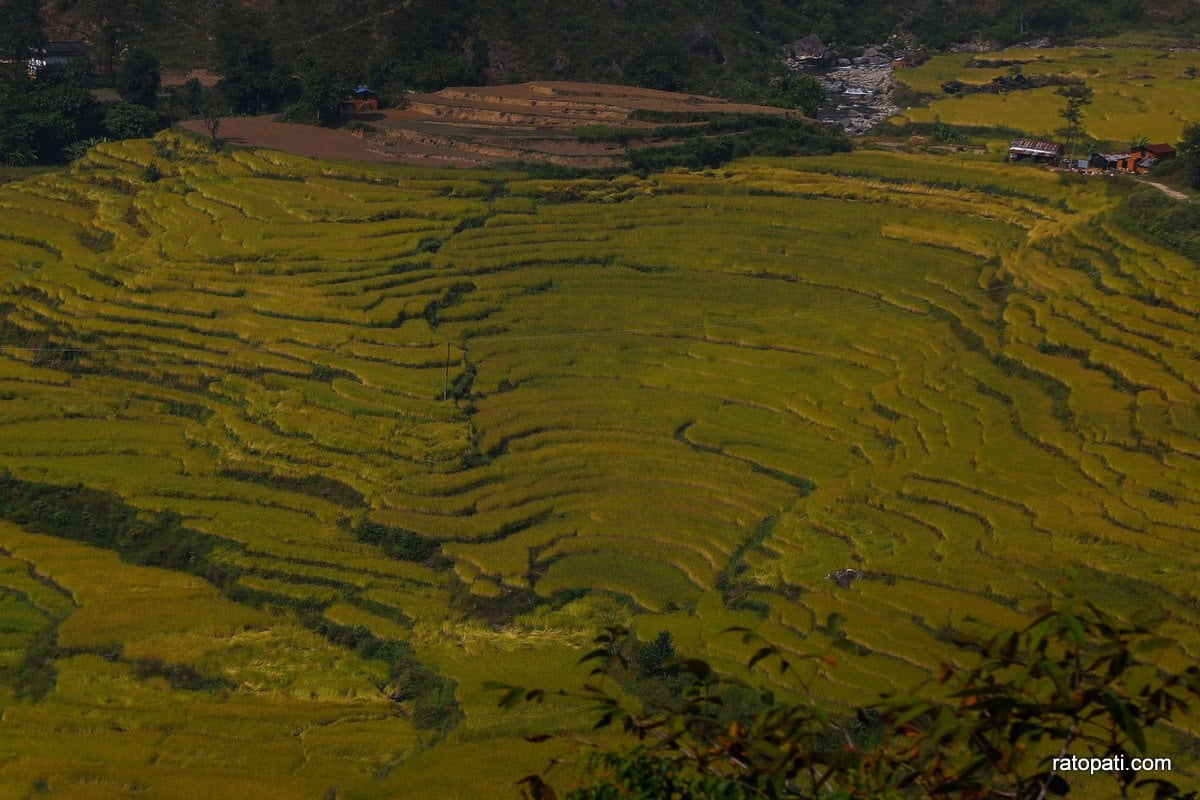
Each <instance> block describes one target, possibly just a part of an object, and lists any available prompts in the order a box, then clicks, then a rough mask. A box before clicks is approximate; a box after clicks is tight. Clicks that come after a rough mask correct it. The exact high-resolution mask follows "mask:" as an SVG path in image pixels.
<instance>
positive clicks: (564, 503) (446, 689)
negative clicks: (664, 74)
mask: <svg viewBox="0 0 1200 800" xmlns="http://www.w3.org/2000/svg"><path fill="white" fill-rule="evenodd" d="M1080 57H1081V58H1082V56H1080ZM1120 58H1124V56H1122V57H1120ZM931 63H933V62H931ZM922 69H924V68H922ZM1098 96H1099V93H1098ZM946 102H957V101H946ZM1097 107H1099V100H1098V101H1097ZM162 136H163V138H162V140H163V141H166V140H167V139H169V138H171V137H172V134H163V135H162ZM161 146H163V145H160V147H161ZM175 147H176V149H177V151H178V156H177V157H176V158H175V159H173V160H171V161H170V163H169V168H166V169H164V172H165V174H164V176H163V177H162V178H161V179H160V180H159V181H157V182H155V183H153V184H148V183H145V182H144V181H143V180H142V178H141V173H142V165H144V163H148V161H149V160H150V159H151V158H153V157H154V145H153V144H151V143H147V142H125V143H115V144H107V145H103V146H101V147H99V148H97V149H96V150H94V151H93V152H92V154H91V155H90V156H89V157H88V158H86V159H84V160H82V161H81V162H78V163H76V164H75V165H73V166H72V167H71V168H70V169H69V170H65V171H60V172H54V173H49V174H44V175H35V176H31V177H30V178H28V179H27V180H23V181H20V182H13V183H9V184H6V185H5V186H3V187H0V208H2V209H3V214H2V215H0V295H2V296H0V309H2V311H0V314H2V315H3V324H0V346H2V347H4V348H5V349H4V350H0V468H3V469H6V470H8V472H9V474H10V478H8V479H7V480H9V481H12V482H19V483H20V484H21V485H37V486H42V487H47V486H50V487H61V488H60V489H53V490H47V492H49V493H48V494H46V495H45V497H53V498H56V499H55V500H54V502H52V503H49V504H45V503H44V504H43V505H42V506H40V507H37V508H33V506H32V504H29V503H25V504H23V505H22V506H21V509H23V511H22V512H21V513H17V511H19V510H21V509H17V510H14V509H12V508H9V512H11V513H9V512H6V516H7V518H8V519H9V522H7V523H4V524H3V525H0V549H2V550H3V554H2V555H0V611H3V620H4V622H3V625H0V698H3V702H4V705H5V714H4V718H3V720H2V721H0V784H2V785H4V786H6V787H7V786H15V787H17V789H16V792H17V793H18V796H23V795H24V794H28V793H31V792H34V791H35V790H36V791H41V790H42V789H40V788H38V787H46V788H48V789H49V790H50V792H51V793H52V794H53V793H61V794H62V795H63V796H71V794H72V793H74V794H75V795H82V794H84V793H86V792H87V791H88V789H89V787H94V786H97V785H103V786H105V787H109V788H111V792H110V793H111V794H114V795H115V796H126V795H129V794H131V793H134V792H141V793H145V794H147V795H150V794H153V795H154V796H161V797H189V796H195V794H196V792H197V791H198V790H197V788H196V787H197V786H208V785H211V783H212V782H213V781H214V780H220V781H221V782H222V785H223V786H229V787H231V788H230V790H229V791H230V793H231V796H232V795H236V794H237V793H239V792H240V793H241V794H242V795H245V796H255V797H280V798H284V797H312V796H323V795H325V794H327V793H328V792H329V791H330V790H331V789H332V788H333V787H335V786H336V787H337V789H336V791H337V793H338V796H346V797H361V798H370V797H388V796H395V795H397V794H402V793H403V792H405V791H410V792H411V791H413V787H420V790H421V792H422V796H431V797H433V796H445V797H455V796H464V795H474V796H484V797H493V796H495V797H501V796H506V794H505V793H506V792H508V791H509V789H510V788H511V781H512V779H513V778H514V777H516V776H518V775H519V774H522V771H528V770H530V769H533V768H535V767H536V766H539V765H540V764H541V763H543V760H544V759H545V758H546V757H547V756H548V753H547V752H546V751H543V750H541V749H538V748H536V747H534V746H533V745H531V744H529V743H527V742H525V741H524V740H523V739H522V737H523V736H526V735H531V734H533V733H537V732H539V731H541V730H544V729H546V728H554V729H561V730H574V729H577V728H579V727H581V726H586V720H584V719H583V718H582V716H581V714H580V712H579V709H578V708H577V707H573V706H570V705H569V704H561V705H560V704H553V703H552V704H549V705H548V706H547V707H546V708H544V709H541V710H538V709H528V710H526V711H523V712H521V713H520V714H518V715H516V716H508V715H503V714H501V713H499V712H498V711H497V710H496V709H495V707H494V705H495V697H494V696H493V695H490V694H489V693H487V692H486V691H484V689H483V686H482V684H483V682H484V681H486V680H488V679H500V680H510V681H512V682H517V683H525V684H529V683H535V682H536V683H540V684H542V685H545V686H547V687H550V688H555V687H558V686H563V685H571V684H573V683H574V682H575V680H576V678H577V673H575V672H574V671H573V667H572V666H571V665H572V662H573V661H574V660H575V659H576V658H577V656H578V652H579V648H580V647H581V646H582V645H583V644H584V643H586V642H587V641H588V640H589V638H590V636H591V635H593V634H594V632H595V629H596V628H597V627H599V626H601V625H603V624H606V623H609V622H623V623H628V624H631V625H632V626H633V627H635V628H636V629H637V630H638V631H639V633H640V634H644V638H652V637H653V636H654V635H655V634H656V633H657V632H658V631H660V630H670V631H671V633H672V635H673V637H674V638H675V641H676V642H677V644H678V645H679V647H680V648H681V650H682V651H683V652H689V653H691V652H695V653H703V654H705V655H707V656H709V657H711V658H713V659H714V660H715V662H716V663H719V664H720V665H721V666H722V667H723V668H724V669H728V670H730V671H736V670H737V669H738V666H737V665H738V663H739V661H742V662H744V660H745V658H747V657H748V655H749V651H748V650H746V648H744V647H742V646H740V645H739V644H738V642H737V640H736V637H728V636H722V635H721V634H720V631H721V630H722V629H724V628H726V627H729V626H731V625H747V624H749V625H753V626H755V627H756V629H757V630H758V632H759V633H760V634H761V635H763V636H764V637H766V638H767V639H768V640H769V641H771V642H772V643H774V644H777V645H778V646H779V647H781V648H783V649H784V650H786V651H789V652H803V651H808V650H811V649H813V648H821V647H825V646H828V644H829V641H828V637H827V636H826V634H825V632H824V631H823V628H822V627H821V624H820V621H821V620H823V619H824V618H825V617H826V615H828V614H829V613H831V612H839V613H842V614H845V615H846V616H847V617H848V620H849V621H848V623H847V632H848V635H849V636H850V637H851V638H852V640H853V642H854V643H855V644H857V645H859V646H861V647H862V648H863V649H864V650H865V651H866V652H867V653H869V655H867V656H865V657H863V658H857V657H854V658H849V659H845V660H844V662H845V663H844V664H843V666H842V667H841V668H840V669H838V670H835V671H832V672H831V673H830V674H828V675H825V676H822V677H820V678H819V680H818V682H817V684H816V688H815V689H814V690H815V691H819V692H821V694H822V696H824V697H827V698H829V700H830V702H831V703H833V704H836V705H840V706H845V707H848V706H850V705H852V704H854V703H859V702H867V701H869V700H871V699H872V698H874V697H875V696H877V694H878V692H880V691H890V690H896V689H901V688H905V687H906V686H907V685H908V684H909V683H912V682H916V681H917V680H919V679H921V678H922V677H926V676H928V675H929V673H930V670H931V669H933V668H934V667H936V664H937V662H938V661H939V660H941V659H950V660H954V659H956V658H960V657H961V654H959V653H957V652H956V651H955V650H954V649H953V647H952V646H951V645H950V644H949V643H948V641H947V639H948V638H949V637H948V633H947V632H948V631H952V630H953V629H954V628H956V627H959V628H961V627H962V626H963V625H964V624H966V623H965V622H964V620H965V618H966V617H968V616H971V617H976V618H979V619H982V620H985V621H989V622H993V623H998V624H1011V623H1012V622H1013V621H1014V618H1015V615H1016V614H1017V613H1019V612H1023V611H1028V610H1029V609H1031V608H1033V607H1034V606H1035V605H1036V604H1037V602H1039V601H1040V600H1041V599H1042V598H1044V597H1045V594H1046V592H1047V590H1048V587H1050V586H1053V585H1054V584H1055V583H1056V582H1057V581H1060V580H1061V579H1063V578H1064V577H1066V576H1067V575H1068V573H1070V572H1074V573H1077V574H1078V575H1079V576H1080V577H1079V583H1080V586H1081V589H1082V591H1084V593H1085V594H1088V595H1089V596H1091V597H1093V598H1094V599H1096V600H1098V601H1100V602H1101V603H1102V604H1104V605H1107V606H1115V607H1117V608H1119V609H1122V610H1129V609H1131V608H1132V607H1134V606H1135V605H1137V604H1139V603H1141V602H1142V601H1152V602H1157V601H1161V602H1164V603H1169V604H1171V605H1172V607H1173V608H1174V613H1175V619H1176V623H1175V632H1176V633H1177V634H1178V635H1179V636H1180V637H1181V639H1182V640H1183V644H1182V646H1181V648H1180V649H1179V651H1177V652H1176V653H1174V654H1173V655H1172V656H1171V658H1172V659H1174V660H1176V661H1179V662H1182V661H1184V660H1186V659H1187V658H1189V657H1191V656H1190V654H1191V653H1194V652H1195V648H1196V646H1197V643H1196V640H1195V634H1194V631H1195V626H1196V625H1197V623H1200V619H1198V618H1197V615H1198V614H1200V611H1197V609H1200V598H1198V597H1197V595H1196V593H1195V589H1194V586H1193V584H1194V581H1193V577H1192V576H1193V575H1194V574H1195V570H1196V568H1197V567H1198V566H1200V564H1197V558H1196V555H1195V548H1194V546H1193V544H1194V538H1195V536H1196V534H1197V533H1198V532H1200V505H1198V504H1197V503H1196V502H1195V500H1194V498H1195V497H1196V496H1197V491H1200V482H1198V481H1197V478H1196V470H1195V469H1194V468H1193V466H1194V461H1195V458H1196V457H1198V456H1200V417H1198V416H1197V414H1196V411H1195V409H1196V407H1197V405H1198V401H1200V397H1197V395H1198V393H1200V369H1198V368H1197V366H1196V364H1197V363H1198V362H1197V360H1196V357H1195V356H1196V353H1197V352H1200V327H1198V325H1197V321H1196V320H1197V319H1200V292H1198V291H1197V289H1196V285H1195V269H1196V266H1195V264H1194V262H1193V261H1190V260H1188V256H1187V254H1188V253H1189V252H1190V251H1189V250H1187V249H1186V246H1187V242H1186V236H1183V237H1180V238H1179V241H1176V240H1175V239H1172V238H1171V237H1170V236H1169V235H1168V234H1169V231H1167V230H1165V229H1164V230H1159V229H1151V228H1147V227H1145V226H1144V225H1139V224H1134V223H1136V219H1135V218H1134V217H1133V216H1131V215H1130V213H1129V211H1128V208H1129V206H1128V205H1122V204H1125V203H1135V202H1136V201H1137V198H1136V196H1134V197H1133V198H1132V199H1128V200H1127V199H1125V198H1124V197H1123V196H1121V195H1118V194H1110V193H1109V192H1108V191H1107V190H1106V187H1105V186H1102V185H1100V184H1099V183H1096V182H1083V181H1081V182H1063V181H1060V180H1059V179H1058V177H1057V176H1055V175H1053V174H1051V173H1048V172H1044V171H1040V170H1031V169H1013V168H1010V167H1008V166H1006V165H1003V164H999V163H992V162H989V161H985V160H980V159H975V158H962V159H958V158H953V157H951V158H947V157H935V156H926V155H916V154H905V153H888V152H882V151H860V152H854V153H843V154H836V155H830V156H824V157H821V158H814V159H788V158H753V159H745V160H741V161H737V162H733V163H731V164H727V165H724V166H721V167H716V168H712V169H705V170H693V171H682V170H671V171H667V172H661V173H652V174H648V175H647V176H646V177H644V178H640V177H636V176H630V175H626V176H622V177H620V178H616V179H613V180H611V181H607V180H598V179H595V178H562V179H559V178H554V177H548V176H546V175H544V174H538V175H533V174H529V175H526V174H522V173H520V172H506V173H503V174H501V173H497V174H494V175H488V174H486V173H478V174H477V173H471V172H454V171H433V170H416V169H407V168H398V167H396V168H393V167H379V168H376V167H366V166H362V167H360V166H357V165H352V164H336V165H334V164H329V163H323V162H320V161H314V160H308V159H302V158H298V157H293V156H287V155H282V154H277V153H268V152H249V151H238V152H236V153H232V154H229V155H225V156H219V157H216V156H212V155H211V154H210V153H208V152H206V151H205V150H204V149H203V148H202V147H201V146H200V145H194V144H190V143H189V142H188V141H187V140H182V139H180V140H178V141H177V143H176V144H175ZM500 184H502V186H500ZM498 187H499V188H498ZM1161 202H1163V203H1167V202H1168V201H1167V200H1165V199H1163V200H1161ZM1178 208H1184V209H1185V210H1183V211H1179V210H1178ZM1178 208H1177V207H1176V206H1170V207H1169V208H1168V207H1164V208H1163V209H1160V211H1161V212H1162V214H1160V215H1159V216H1160V217H1162V218H1163V219H1165V218H1167V217H1168V216H1170V215H1175V214H1179V215H1182V216H1186V214H1187V213H1188V212H1187V211H1186V207H1184V206H1179V207H1178ZM433 240H436V242H437V246H433V245H430V244H428V242H430V241H433ZM101 241H103V242H105V247H104V248H102V249H96V248H94V247H91V246H89V244H88V243H91V244H96V243H98V242H101ZM422 242H426V243H427V244H425V245H422ZM447 343H449V357H447ZM77 487H83V488H82V489H80V488H77ZM10 488H11V487H10ZM100 493H110V494H104V495H103V497H104V498H108V499H107V500H105V503H108V505H105V506H104V507H105V508H109V509H110V510H112V509H115V511H114V512H113V513H114V515H115V516H114V517H113V519H114V520H115V523H114V524H115V525H116V527H117V528H120V530H123V531H125V532H126V534H127V535H125V536H116V535H110V534H113V532H112V531H107V528H106V527H105V525H103V524H97V525H93V526H92V527H87V526H73V525H72V524H71V522H72V519H73V517H72V516H71V515H72V514H74V513H75V512H76V511H78V510H79V509H78V508H76V507H75V505H73V504H74V503H76V502H78V503H81V504H82V505H81V506H80V508H84V509H86V508H87V507H89V506H88V505H87V502H85V501H87V500H88V498H91V500H92V501H95V502H96V503H98V502H99V500H98V499H97V498H98V497H99V496H100ZM18 494H19V493H18V492H15V490H14V491H9V492H7V494H6V498H5V502H6V503H8V505H10V506H11V505H12V501H13V498H14V497H16V496H17V495H18ZM26 499H28V498H26ZM101 505H104V504H101ZM97 507H99V506H97ZM31 509H32V510H31ZM56 509H57V510H58V515H57V516H56V514H55V513H52V512H54V511H55V510H56ZM117 511H119V512H120V513H119V514H118V513H116V512H117ZM35 512H36V513H35ZM68 512H70V513H68ZM99 518H100V517H97V519H99ZM105 519H107V517H105ZM764 520H771V521H773V524H766V523H764ZM167 523H170V524H167ZM155 525H159V526H160V527H162V525H166V528H164V529H165V530H169V531H176V530H177V531H180V532H182V533H180V537H179V541H178V544H179V546H178V547H176V548H174V549H170V548H168V549H162V548H157V547H156V546H151V545H153V544H154V543H155V542H156V541H159V540H160V539H161V537H159V534H160V533H161V530H160V529H159V528H156V527H155ZM93 528H95V530H93ZM105 531H107V533H105ZM139 531H140V532H141V533H142V534H146V536H141V535H134V534H136V533H137V532H139ZM156 531H157V532H158V533H156ZM85 534H86V535H85ZM93 534H94V535H93ZM147 537H148V538H147ZM160 543H161V542H160ZM188 543H190V545H191V546H188V547H184V546H183V545H185V544H188ZM847 567H854V568H857V569H860V570H862V571H863V572H864V573H865V574H866V577H865V578H864V579H863V580H861V581H857V582H855V583H854V584H853V585H852V586H851V587H849V588H847V589H842V588H838V587H837V586H836V585H835V584H834V583H833V582H832V581H829V580H827V579H826V578H825V575H827V574H828V573H830V572H834V571H836V570H839V569H843V568H847ZM19 695H20V697H18V696H19ZM35 696H36V697H38V698H40V699H38V700H37V701H36V702H34V701H33V699H32V698H33V697H35ZM459 712H461V714H462V717H461V719H460V717H459ZM18 753H19V754H20V757H18ZM483 753H486V754H487V759H488V761H487V763H489V764H495V765H502V766H496V767H494V768H489V769H488V770H464V769H462V768H461V763H462V761H463V760H469V759H475V758H482V755H481V754H483ZM1178 757H1179V759H1180V760H1179V761H1178V763H1177V765H1176V769H1177V771H1178V772H1179V773H1180V774H1182V775H1185V776H1191V775H1192V774H1193V773H1194V772H1195V771H1196V765H1195V764H1194V763H1192V762H1191V761H1186V759H1185V758H1184V756H1183V755H1182V754H1179V756H1178ZM1185 761H1186V763H1185ZM139 787H140V788H139ZM200 791H202V790H200ZM439 793H440V794H439Z"/></svg>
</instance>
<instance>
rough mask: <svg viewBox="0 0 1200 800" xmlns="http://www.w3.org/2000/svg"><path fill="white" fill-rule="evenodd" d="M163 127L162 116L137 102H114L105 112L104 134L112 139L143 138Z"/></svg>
mask: <svg viewBox="0 0 1200 800" xmlns="http://www.w3.org/2000/svg"><path fill="white" fill-rule="evenodd" d="M162 128H163V124H162V117H160V116H159V115H158V114H157V113H156V112H155V111H154V110H153V109H149V108H146V107H145V106H140V105H137V104H135V103H113V104H112V105H110V106H109V107H108V108H107V109H106V110H105V112H104V135H105V136H107V137H108V138H110V139H141V138H145V137H147V136H153V135H154V134H155V133H156V132H157V131H159V130H162Z"/></svg>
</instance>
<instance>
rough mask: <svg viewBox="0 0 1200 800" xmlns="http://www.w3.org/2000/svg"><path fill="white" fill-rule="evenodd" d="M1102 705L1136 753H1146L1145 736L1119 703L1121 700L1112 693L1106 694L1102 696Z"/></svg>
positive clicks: (1127, 710) (1121, 703)
mask: <svg viewBox="0 0 1200 800" xmlns="http://www.w3.org/2000/svg"><path fill="white" fill-rule="evenodd" d="M1104 705H1105V706H1106V707H1107V708H1108V710H1109V712H1110V713H1111V714H1112V717H1113V719H1114V720H1115V721H1116V723H1117V725H1118V726H1119V727H1120V728H1121V730H1122V731H1123V732H1124V733H1125V735H1126V736H1128V737H1129V738H1130V740H1131V741H1132V742H1133V744H1134V745H1135V746H1136V747H1137V749H1138V752H1140V753H1144V752H1146V735H1145V734H1144V733H1142V729H1141V728H1140V727H1139V726H1138V724H1137V721H1136V720H1135V719H1134V718H1133V715H1132V714H1130V713H1129V708H1128V707H1127V706H1126V705H1125V704H1124V703H1123V702H1121V698H1119V697H1117V695H1116V694H1115V693H1114V692H1111V691H1109V692H1106V693H1105V694H1104Z"/></svg>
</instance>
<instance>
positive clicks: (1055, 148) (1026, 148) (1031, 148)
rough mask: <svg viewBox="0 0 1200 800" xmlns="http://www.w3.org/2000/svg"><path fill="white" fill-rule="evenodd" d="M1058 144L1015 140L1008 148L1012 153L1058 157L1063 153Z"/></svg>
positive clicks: (1040, 140) (1041, 140)
mask: <svg viewBox="0 0 1200 800" xmlns="http://www.w3.org/2000/svg"><path fill="white" fill-rule="evenodd" d="M1062 147H1063V146H1062V145H1061V144H1059V143H1058V142H1048V141H1045V140H1043V139H1013V141H1012V144H1010V145H1009V146H1008V149H1009V151H1010V152H1017V153H1037V154H1039V155H1048V156H1050V155H1058V153H1059V152H1061V151H1062Z"/></svg>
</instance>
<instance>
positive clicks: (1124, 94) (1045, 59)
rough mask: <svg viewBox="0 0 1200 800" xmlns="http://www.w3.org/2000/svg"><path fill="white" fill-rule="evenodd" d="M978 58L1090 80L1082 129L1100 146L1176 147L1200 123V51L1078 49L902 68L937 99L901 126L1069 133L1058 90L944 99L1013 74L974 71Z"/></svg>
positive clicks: (900, 76)
mask: <svg viewBox="0 0 1200 800" xmlns="http://www.w3.org/2000/svg"><path fill="white" fill-rule="evenodd" d="M973 59H978V60H981V61H992V62H994V61H1016V62H1019V66H1020V68H1021V70H1022V72H1023V73H1024V74H1025V75H1026V76H1028V77H1034V76H1039V75H1058V76H1061V77H1063V78H1073V79H1078V80H1081V81H1083V82H1084V83H1086V84H1087V85H1088V86H1089V87H1091V88H1092V91H1093V92H1094V101H1093V103H1092V104H1091V105H1090V106H1087V107H1086V108H1085V109H1084V119H1083V129H1084V132H1085V133H1086V134H1087V135H1088V136H1091V137H1093V138H1095V139H1098V140H1100V141H1109V142H1113V143H1123V144H1128V143H1129V142H1130V141H1132V140H1133V139H1134V138H1135V137H1138V136H1146V137H1148V138H1149V139H1150V140H1151V141H1153V142H1176V141H1178V140H1179V138H1180V134H1181V133H1182V132H1183V126H1184V125H1186V124H1187V123H1189V122H1196V121H1198V120H1200V78H1197V77H1196V71H1197V70H1200V50H1196V49H1194V48H1193V49H1186V50H1185V49H1177V48H1170V47H1163V48H1161V49H1149V48H1097V47H1073V48H1057V49H1028V48H1010V49H1008V50H1002V51H999V52H996V53H986V54H983V55H975V54H970V53H954V54H947V55H939V56H935V57H933V58H931V59H930V60H929V61H927V62H926V63H924V64H922V65H921V66H920V67H917V68H916V69H902V70H898V71H897V72H896V80H897V81H899V82H900V83H902V84H903V85H905V86H907V87H908V88H909V89H912V90H914V91H917V92H923V93H928V94H932V95H934V98H935V99H933V100H932V101H931V102H929V103H928V104H927V105H925V106H922V107H918V108H910V109H908V110H906V111H904V113H903V114H902V115H901V120H900V121H903V120H904V119H908V120H912V121H913V122H933V121H934V119H935V118H937V117H940V118H941V119H942V121H943V122H946V123H949V124H952V125H984V126H995V125H999V126H1005V127H1009V128H1016V129H1017V130H1021V131H1025V132H1026V133H1028V134H1031V135H1036V136H1053V135H1054V132H1055V131H1057V130H1058V129H1060V128H1062V126H1063V121H1062V119H1061V118H1060V117H1059V116H1058V112H1059V111H1061V110H1062V109H1063V107H1064V106H1065V103H1066V101H1064V100H1063V98H1062V97H1059V96H1058V95H1057V94H1056V87H1054V86H1047V87H1043V88H1039V89H1030V90H1025V91H1014V92H1008V93H1006V94H964V95H961V96H951V95H947V94H945V93H944V92H943V91H942V84H943V83H945V82H947V81H951V80H958V81H962V82H963V83H966V84H986V83H989V82H990V81H991V80H992V79H993V78H995V77H998V76H1001V75H1004V74H1006V73H1007V71H1008V68H1007V67H1003V66H996V67H983V68H980V67H971V66H969V62H970V61H972V60H973Z"/></svg>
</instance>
